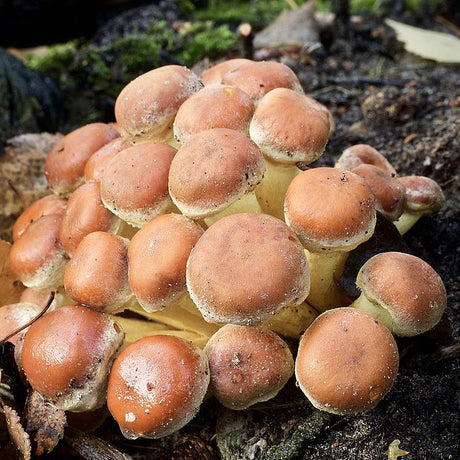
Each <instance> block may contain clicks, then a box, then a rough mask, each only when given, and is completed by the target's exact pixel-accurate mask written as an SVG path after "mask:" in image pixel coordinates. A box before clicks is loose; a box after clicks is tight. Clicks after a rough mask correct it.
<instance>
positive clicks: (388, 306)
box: [356, 252, 447, 337]
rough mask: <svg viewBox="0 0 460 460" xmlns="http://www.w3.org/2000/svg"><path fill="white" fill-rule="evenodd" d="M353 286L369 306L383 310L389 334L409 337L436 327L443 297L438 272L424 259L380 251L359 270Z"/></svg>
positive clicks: (443, 289) (444, 299)
mask: <svg viewBox="0 0 460 460" xmlns="http://www.w3.org/2000/svg"><path fill="white" fill-rule="evenodd" d="M356 284H357V285H358V286H359V288H360V289H361V291H362V292H363V294H364V295H365V296H366V297H367V298H368V299H369V300H370V301H371V302H373V303H375V304H377V305H380V306H381V307H382V308H384V309H385V310H386V311H387V312H388V313H389V315H390V316H391V320H392V328H391V329H392V331H393V333H394V334H396V335H399V336H403V337H404V336H406V337H408V336H413V335H417V334H421V333H423V332H426V331H427V330H429V329H431V328H433V327H434V326H436V324H437V323H438V322H439V321H440V319H441V316H442V314H443V313H444V310H445V308H446V304H447V296H446V289H445V287H444V283H443V282H442V279H441V277H440V276H439V275H438V273H437V272H436V271H435V270H434V269H433V267H431V266H430V265H429V264H428V263H426V262H425V261H424V260H422V259H420V258H419V257H416V256H413V255H411V254H406V253H402V252H383V253H380V254H377V255H375V256H374V257H372V258H370V259H369V260H368V261H367V262H366V263H365V264H364V265H363V266H362V267H361V269H360V271H359V273H358V277H357V280H356Z"/></svg>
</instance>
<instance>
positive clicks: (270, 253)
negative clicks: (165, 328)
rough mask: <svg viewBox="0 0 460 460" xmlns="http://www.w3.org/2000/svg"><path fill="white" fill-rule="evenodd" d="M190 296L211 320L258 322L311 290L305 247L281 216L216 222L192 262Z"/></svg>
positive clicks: (189, 266)
mask: <svg viewBox="0 0 460 460" xmlns="http://www.w3.org/2000/svg"><path fill="white" fill-rule="evenodd" d="M186 276H187V287H188V290H189V293H190V296H191V298H192V300H193V301H194V303H195V304H196V305H197V307H198V309H199V310H200V311H201V313H202V315H203V316H204V318H205V319H206V321H208V322H214V323H233V324H247V325H257V324H260V323H262V322H264V321H265V320H267V319H268V317H270V315H272V314H274V313H276V312H277V311H279V310H281V309H282V308H284V307H286V306H288V305H292V304H300V303H301V302H303V301H304V300H305V298H306V297H307V295H308V292H309V289H310V273H309V269H308V264H307V260H306V256H305V253H304V250H303V248H302V245H301V244H300V242H299V240H298V238H297V237H296V235H295V234H294V233H293V232H292V230H291V229H290V228H289V227H288V226H287V225H286V224H285V223H284V222H283V221H281V220H279V219H276V218H275V217H272V216H269V215H267V214H261V213H241V214H232V215H229V216H226V217H223V218H222V219H220V220H219V221H217V222H216V223H214V224H213V225H211V226H210V227H209V228H208V229H207V230H206V231H205V232H204V234H203V235H202V237H201V238H200V239H199V240H198V242H197V244H196V246H195V247H194V248H193V249H192V252H191V253H190V257H189V260H188V263H187V275H186Z"/></svg>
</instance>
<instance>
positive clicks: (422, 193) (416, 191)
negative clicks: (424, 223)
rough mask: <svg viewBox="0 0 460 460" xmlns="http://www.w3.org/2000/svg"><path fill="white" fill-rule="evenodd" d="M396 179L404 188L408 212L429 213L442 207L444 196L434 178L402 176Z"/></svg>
mask: <svg viewBox="0 0 460 460" xmlns="http://www.w3.org/2000/svg"><path fill="white" fill-rule="evenodd" d="M398 180H399V182H400V183H401V184H402V185H403V186H404V188H405V190H406V197H407V210H408V211H409V212H414V213H420V214H431V213H434V212H437V211H439V210H440V209H441V208H442V207H443V205H444V203H445V201H446V198H445V196H444V193H443V191H442V189H441V187H440V186H439V184H438V183H437V182H436V181H435V180H433V179H431V178H430V177H425V176H403V177H399V178H398Z"/></svg>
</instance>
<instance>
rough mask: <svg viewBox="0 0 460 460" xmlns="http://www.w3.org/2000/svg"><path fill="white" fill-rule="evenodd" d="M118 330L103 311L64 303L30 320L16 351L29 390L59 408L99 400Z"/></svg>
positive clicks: (78, 407)
mask: <svg viewBox="0 0 460 460" xmlns="http://www.w3.org/2000/svg"><path fill="white" fill-rule="evenodd" d="M123 337H124V333H123V331H122V330H121V328H120V326H119V325H118V324H117V323H116V322H115V321H113V320H112V319H111V318H110V317H109V316H108V315H106V314H104V313H101V312H97V311H94V310H90V309H89V308H86V307H82V306H80V305H71V306H64V307H60V308H57V309H56V310H53V311H52V312H50V313H47V314H46V315H44V316H42V317H41V318H40V319H38V320H37V321H35V322H34V323H33V324H32V326H30V328H29V330H28V331H27V333H26V335H25V338H24V344H23V349H22V365H23V369H24V373H25V375H26V377H27V380H28V381H29V383H30V385H31V386H32V388H33V389H34V390H35V391H37V392H38V393H40V394H41V395H42V396H43V398H44V399H45V400H46V401H48V402H50V403H52V404H54V405H55V406H56V407H58V408H60V409H62V410H71V411H75V412H83V411H85V410H93V409H96V408H97V407H100V406H102V405H103V404H104V401H105V395H106V392H105V390H106V387H107V375H108V370H109V367H110V364H111V362H112V360H113V358H114V355H115V353H116V352H117V350H118V349H119V347H120V346H121V344H122V342H123Z"/></svg>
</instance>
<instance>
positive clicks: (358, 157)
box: [335, 144, 397, 177]
mask: <svg viewBox="0 0 460 460" xmlns="http://www.w3.org/2000/svg"><path fill="white" fill-rule="evenodd" d="M361 164H368V165H374V166H377V167H378V168H380V169H382V170H383V171H385V172H387V173H388V174H390V175H392V176H394V177H395V176H397V173H396V170H395V169H394V168H393V166H391V164H390V163H389V161H388V160H387V159H386V158H385V157H384V156H383V155H382V154H381V153H380V152H379V151H378V150H376V149H375V148H374V147H372V146H370V145H368V144H355V145H352V146H350V147H348V148H347V149H345V150H344V151H343V152H342V154H341V155H340V157H339V158H338V160H337V162H336V163H335V167H336V168H339V169H348V170H349V171H353V169H354V168H356V167H357V166H359V165H361Z"/></svg>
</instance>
